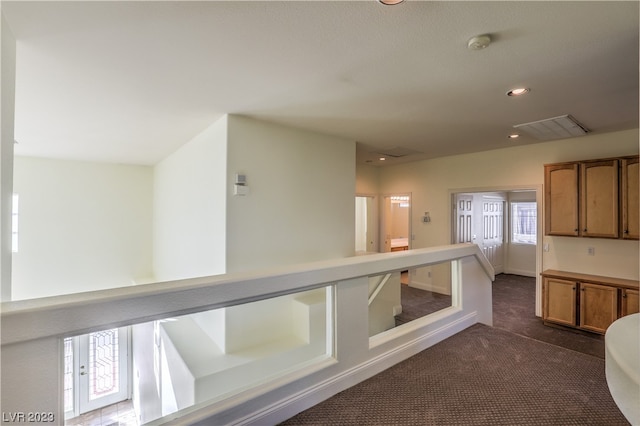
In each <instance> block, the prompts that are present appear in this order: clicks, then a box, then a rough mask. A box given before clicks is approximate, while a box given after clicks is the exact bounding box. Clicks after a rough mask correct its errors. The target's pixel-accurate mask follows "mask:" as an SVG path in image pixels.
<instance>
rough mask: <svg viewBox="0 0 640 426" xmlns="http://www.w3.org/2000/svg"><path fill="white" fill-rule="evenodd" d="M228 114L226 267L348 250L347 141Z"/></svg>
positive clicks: (351, 217)
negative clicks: (242, 184)
mask: <svg viewBox="0 0 640 426" xmlns="http://www.w3.org/2000/svg"><path fill="white" fill-rule="evenodd" d="M228 119H229V127H228V129H229V135H228V136H229V145H228V146H229V148H228V149H229V152H228V163H227V166H228V170H227V182H228V184H227V272H238V271H242V270H249V269H254V268H262V267H270V266H276V265H286V264H294V263H300V262H311V261H315V260H325V259H334V258H340V257H347V256H353V255H354V254H355V202H354V200H355V142H353V141H349V140H345V139H339V138H335V137H331V136H326V135H321V134H316V133H310V132H306V131H302V130H297V129H293V128H287V127H283V126H279V125H275V124H271V123H266V122H262V121H258V120H254V119H251V118H247V117H241V116H232V115H231V116H229V118H228ZM236 173H240V174H244V175H246V177H247V185H248V187H249V191H250V192H249V194H247V195H244V196H241V195H233V191H234V188H233V186H234V181H235V174H236Z"/></svg>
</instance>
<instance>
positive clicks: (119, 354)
mask: <svg viewBox="0 0 640 426" xmlns="http://www.w3.org/2000/svg"><path fill="white" fill-rule="evenodd" d="M129 343H130V336H129V327H122V328H113V329H109V330H101V331H96V332H92V333H89V334H84V335H81V336H75V337H68V338H66V339H64V411H65V419H71V418H74V417H77V416H79V415H82V414H85V413H88V412H91V411H95V410H99V409H101V408H103V407H107V406H110V405H114V404H117V403H119V402H122V401H125V400H127V399H129V397H130V390H129V389H130V386H129V376H130V375H129V370H130V361H129V346H130V344H129Z"/></svg>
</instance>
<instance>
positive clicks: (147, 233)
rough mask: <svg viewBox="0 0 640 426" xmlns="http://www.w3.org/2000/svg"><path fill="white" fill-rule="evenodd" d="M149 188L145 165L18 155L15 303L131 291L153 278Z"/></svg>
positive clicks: (150, 181)
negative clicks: (138, 282) (128, 288)
mask: <svg viewBox="0 0 640 426" xmlns="http://www.w3.org/2000/svg"><path fill="white" fill-rule="evenodd" d="M152 185H153V172H152V169H151V167H147V166H129V165H116V164H106V163H94V162H83V161H71V160H56V159H44V158H33V157H15V160H14V188H15V192H16V193H17V194H18V195H19V197H20V211H19V224H20V227H19V230H18V232H19V234H18V235H19V251H18V252H17V253H14V254H13V278H12V291H13V299H14V300H19V299H29V298H36V297H45V296H53V295H59V294H69V293H77V292H82V291H90V290H99V289H105V288H113V287H121V286H128V285H131V284H132V280H133V279H139V278H144V277H148V276H149V275H151V258H152V252H151V223H152V198H151V197H152Z"/></svg>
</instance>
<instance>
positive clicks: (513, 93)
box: [507, 87, 530, 96]
mask: <svg viewBox="0 0 640 426" xmlns="http://www.w3.org/2000/svg"><path fill="white" fill-rule="evenodd" d="M529 91H530V89H529V88H527V87H518V88H516V89H511V90H509V91H508V92H507V96H521V95H524V94H525V93H529Z"/></svg>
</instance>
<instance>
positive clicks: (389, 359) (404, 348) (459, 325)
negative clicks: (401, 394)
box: [236, 312, 477, 426]
mask: <svg viewBox="0 0 640 426" xmlns="http://www.w3.org/2000/svg"><path fill="white" fill-rule="evenodd" d="M475 323H477V315H476V313H475V312H472V313H470V314H468V315H465V316H464V317H461V318H459V319H456V320H454V321H452V322H450V323H448V324H445V325H443V326H442V327H440V328H438V329H436V330H433V331H430V332H428V333H426V334H424V335H422V336H420V337H419V338H416V339H414V340H412V341H410V342H408V343H406V344H404V345H400V346H398V347H396V348H393V349H391V350H389V351H387V352H385V353H383V354H381V355H378V356H376V357H374V358H372V359H370V360H368V361H366V362H363V363H361V364H359V365H357V366H355V367H353V368H350V369H348V370H346V371H344V372H342V373H340V374H337V375H335V376H333V377H330V378H328V379H326V380H324V381H322V382H320V383H318V384H316V385H313V386H310V387H309V388H307V389H305V390H303V391H301V392H297V393H296V394H293V395H290V396H289V397H287V398H284V399H281V400H280V401H278V402H277V403H275V404H272V405H270V406H268V407H264V408H262V409H260V410H257V411H255V412H254V413H253V414H251V415H248V416H246V417H244V418H243V420H242V421H241V422H238V423H236V424H242V425H261V426H264V425H273V424H278V423H280V422H282V421H284V420H286V419H288V418H290V417H293V416H295V415H296V414H298V413H300V412H302V411H304V410H306V409H309V408H311V407H313V406H314V405H316V404H319V403H320V402H322V401H324V400H325V399H328V398H330V397H332V396H333V395H336V394H337V393H339V392H341V391H343V390H345V389H348V388H350V387H351V386H354V385H356V384H358V383H360V382H362V381H364V380H366V379H368V378H370V377H372V376H374V375H376V374H378V373H380V372H382V371H384V370H386V369H387V368H389V367H391V366H393V365H395V364H398V363H399V362H401V361H404V360H406V359H407V358H409V357H411V356H413V355H415V354H417V353H418V352H420V351H423V350H424V349H427V348H429V347H431V346H433V345H435V344H437V343H439V342H441V341H442V340H444V339H446V338H448V337H451V336H453V335H454V334H456V333H459V332H460V331H462V330H464V329H466V328H467V327H470V326H471V325H473V324H475Z"/></svg>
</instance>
